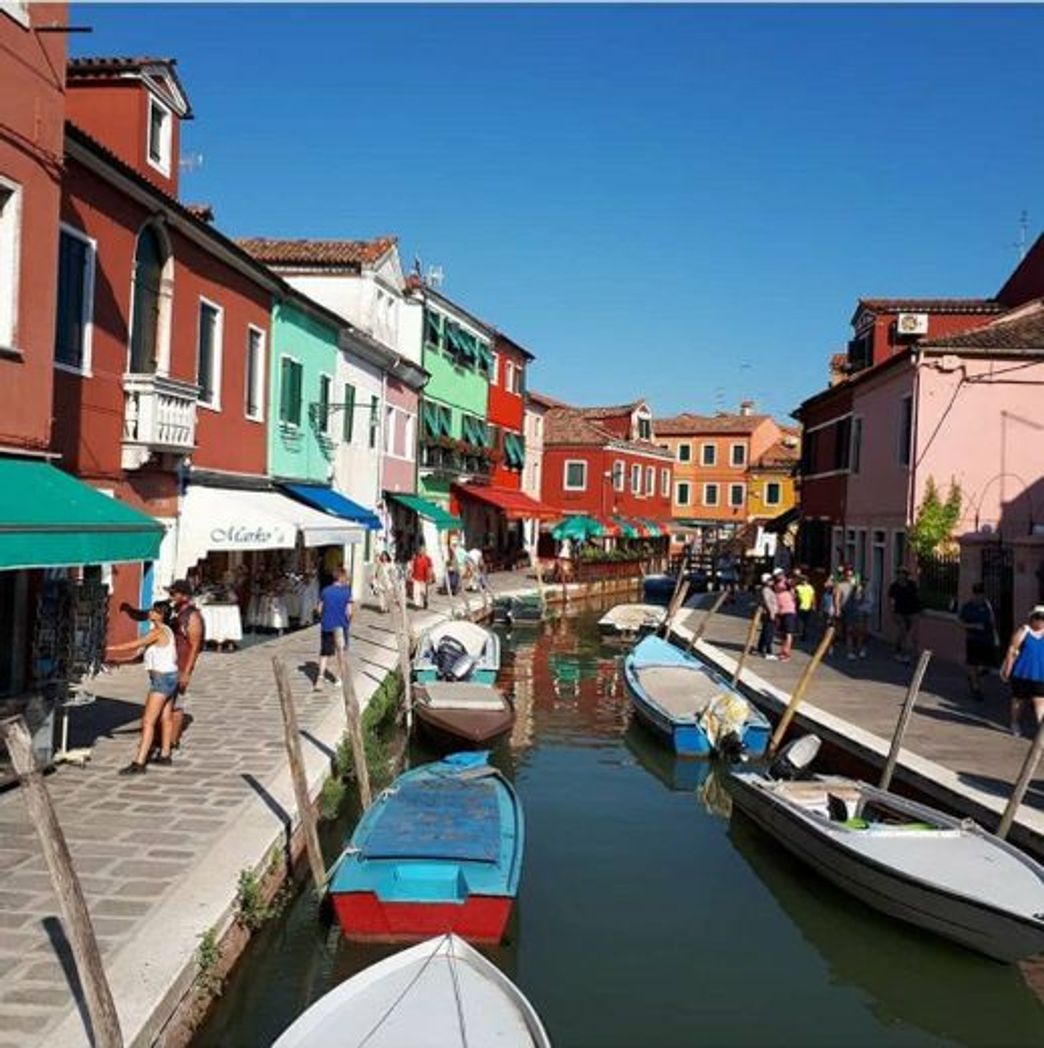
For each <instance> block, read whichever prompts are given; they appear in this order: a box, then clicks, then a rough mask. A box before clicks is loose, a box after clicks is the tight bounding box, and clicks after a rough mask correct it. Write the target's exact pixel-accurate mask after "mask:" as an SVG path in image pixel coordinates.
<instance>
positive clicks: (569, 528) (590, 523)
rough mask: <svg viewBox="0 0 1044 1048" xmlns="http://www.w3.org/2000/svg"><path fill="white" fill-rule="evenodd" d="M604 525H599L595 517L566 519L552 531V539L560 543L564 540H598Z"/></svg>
mask: <svg viewBox="0 0 1044 1048" xmlns="http://www.w3.org/2000/svg"><path fill="white" fill-rule="evenodd" d="M602 531H603V528H602V525H601V524H599V523H598V521H597V520H595V519H594V518H593V517H585V516H576V517H566V518H565V520H560V521H559V522H558V523H557V524H556V525H555V526H554V527H553V528H552V529H551V536H552V538H555V539H558V541H559V542H561V541H562V539H572V540H573V541H577V540H579V541H581V542H583V541H585V540H586V539H594V538H598V536H599V535H601V534H602Z"/></svg>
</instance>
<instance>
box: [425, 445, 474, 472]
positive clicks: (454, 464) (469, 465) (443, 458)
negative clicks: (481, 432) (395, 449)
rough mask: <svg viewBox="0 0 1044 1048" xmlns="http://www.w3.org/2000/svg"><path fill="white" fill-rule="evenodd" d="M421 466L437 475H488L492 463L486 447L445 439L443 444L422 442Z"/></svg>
mask: <svg viewBox="0 0 1044 1048" xmlns="http://www.w3.org/2000/svg"><path fill="white" fill-rule="evenodd" d="M445 445H452V446H445ZM462 448H467V450H462ZM420 467H421V469H426V470H430V471H431V472H432V473H434V474H436V475H442V476H448V477H463V476H471V477H487V476H489V474H490V471H491V469H492V463H491V462H490V459H489V457H488V452H487V451H485V449H480V448H477V447H471V446H469V445H464V444H463V443H462V442H458V441H445V442H444V443H443V444H439V443H423V444H421V448H420Z"/></svg>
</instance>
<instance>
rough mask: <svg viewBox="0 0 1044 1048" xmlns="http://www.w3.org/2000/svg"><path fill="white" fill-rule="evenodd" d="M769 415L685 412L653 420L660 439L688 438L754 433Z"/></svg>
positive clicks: (654, 430)
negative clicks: (704, 435)
mask: <svg viewBox="0 0 1044 1048" xmlns="http://www.w3.org/2000/svg"><path fill="white" fill-rule="evenodd" d="M769 418H771V416H769V415H739V414H729V413H727V412H724V411H723V412H719V413H718V414H717V415H694V414H691V413H689V412H687V411H686V412H683V413H682V414H680V415H672V416H670V417H669V418H657V419H653V432H654V433H655V434H656V435H657V436H658V437H688V436H698V435H699V434H701V433H753V432H754V430H756V429H757V428H758V426H760V425H761V424H762V422H764V421H765V420H766V419H769Z"/></svg>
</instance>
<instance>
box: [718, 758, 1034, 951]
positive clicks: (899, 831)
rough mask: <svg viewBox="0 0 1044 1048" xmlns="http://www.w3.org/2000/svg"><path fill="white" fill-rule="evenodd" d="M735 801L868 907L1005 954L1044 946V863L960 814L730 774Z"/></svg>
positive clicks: (874, 794) (825, 782)
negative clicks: (1043, 864) (960, 816)
mask: <svg viewBox="0 0 1044 1048" xmlns="http://www.w3.org/2000/svg"><path fill="white" fill-rule="evenodd" d="M729 788H730V791H731V792H732V794H733V801H734V804H735V807H737V808H739V809H740V810H741V811H742V812H743V813H744V814H745V815H747V816H748V817H749V818H750V819H752V820H753V821H754V822H755V823H756V824H757V825H758V826H760V827H761V829H763V830H764V831H765V832H766V833H768V834H770V835H771V836H772V837H774V838H775V839H776V840H777V841H778V842H779V843H780V844H782V845H783V847H785V848H786V849H787V850H788V851H790V852H792V853H793V854H794V855H795V856H797V857H798V858H799V859H801V860H802V861H804V862H806V863H808V864H809V865H810V866H812V868H813V869H815V870H816V871H818V872H819V873H820V874H822V875H823V876H824V877H826V878H827V879H829V880H831V881H833V882H834V884H836V885H837V886H838V887H840V888H842V889H843V890H844V891H846V892H849V893H850V894H852V895H854V896H855V897H856V898H858V899H860V900H861V901H862V902H864V903H866V904H867V905H868V906H872V907H873V908H874V909H876V910H879V911H880V912H882V913H885V914H888V915H889V916H892V917H896V918H898V919H900V920H903V921H908V922H909V923H911V924H914V925H917V926H918V927H920V928H924V929H927V930H928V931H932V932H935V933H936V934H938V935H942V936H944V937H946V938H948V939H951V940H953V941H954V942H957V943H960V944H961V945H963V946H967V947H969V948H971V949H973V950H977V951H978V952H980V953H983V954H986V955H987V956H988V957H993V958H995V959H997V960H1000V961H1015V960H1019V959H1020V958H1023V957H1028V956H1031V955H1033V954H1036V953H1040V952H1042V951H1044V867H1042V866H1041V865H1040V864H1039V863H1037V862H1035V861H1034V860H1033V859H1031V858H1029V856H1027V855H1025V854H1023V853H1022V852H1020V851H1019V850H1018V849H1017V848H1014V847H1013V846H1012V845H1010V844H1008V843H1007V842H1006V841H1002V840H1000V839H999V838H997V837H995V836H994V835H993V834H990V833H987V832H986V831H985V830H984V829H982V828H981V827H980V826H978V825H977V824H976V823H974V822H973V821H971V820H970V819H957V818H954V817H953V816H950V815H946V814H944V813H943V812H940V811H937V810H935V809H934V808H930V807H928V806H927V805H924V804H919V803H917V802H915V801H911V800H908V799H906V798H905V797H899V796H897V795H896V794H893V793H889V792H887V791H886V790H880V789H878V788H877V787H874V786H870V785H867V784H866V783H863V782H859V781H857V780H855V779H847V778H841V777H837V776H817V777H816V778H814V779H811V780H805V781H794V782H788V781H779V780H777V779H773V778H770V777H768V776H765V775H762V774H759V773H756V772H746V771H744V772H734V773H733V774H732V775H731V776H730V778H729Z"/></svg>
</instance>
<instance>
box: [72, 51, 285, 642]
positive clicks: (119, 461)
mask: <svg viewBox="0 0 1044 1048" xmlns="http://www.w3.org/2000/svg"><path fill="white" fill-rule="evenodd" d="M68 100H69V112H70V114H71V115H72V116H73V118H74V119H73V120H71V121H70V122H69V124H68V125H67V129H66V135H65V156H66V176H65V181H64V186H63V193H62V206H61V218H62V227H61V237H60V247H59V260H58V265H57V267H56V268H57V271H58V273H59V275H60V280H59V291H58V299H59V319H60V323H59V329H58V330H59V334H58V339H57V341H56V346H55V364H54V366H55V397H54V401H55V412H54V414H55V419H56V422H55V443H56V446H57V447H58V448H59V449H60V450H61V452H62V455H63V461H64V463H65V464H66V465H67V467H68V468H69V469H71V470H73V471H75V472H76V473H77V474H78V475H79V476H80V477H82V478H84V479H85V480H87V481H88V483H90V484H92V485H94V486H96V487H98V488H102V489H105V490H107V491H108V492H109V493H111V494H113V495H115V496H116V498H117V499H119V500H120V501H121V502H124V503H126V504H128V505H130V506H133V507H136V508H138V509H140V510H142V511H144V512H145V513H148V514H149V515H151V516H153V517H156V518H158V519H159V520H160V521H161V522H162V523H163V524H164V526H165V528H166V536H165V538H164V542H163V546H162V548H161V551H160V554H159V557H158V561H157V563H156V564H155V565H152V564H146V565H144V566H141V565H125V566H117V567H116V568H114V569H113V576H112V580H111V583H112V589H113V603H114V605H118V604H119V603H120V602H121V601H124V600H126V601H129V602H131V603H133V604H139V603H142V602H145V601H148V600H150V599H151V598H152V595H153V590H154V584H153V581H154V575H155V581H156V582H157V583H166V582H167V581H169V579H170V578H171V577H172V576H173V575H174V573H175V549H176V546H177V538H178V535H177V532H178V528H179V527H180V526H182V525H183V524H184V521H183V519H182V516H183V515H182V505H181V503H182V497H183V496H184V495H185V493H186V491H187V490H188V489H189V487H191V486H194V485H196V484H199V483H208V484H211V485H222V484H226V485H227V486H228V487H230V488H232V487H242V486H254V487H257V488H264V487H267V485H268V482H267V479H266V477H265V474H266V465H267V434H266V421H265V420H266V418H267V415H268V411H267V405H268V400H269V397H268V388H267V383H266V379H265V375H266V373H267V367H266V365H265V358H266V354H267V346H268V345H269V342H270V334H269V328H270V324H269V318H270V316H271V309H272V299H273V293H275V292H276V291H277V287H278V278H276V277H274V276H273V275H271V274H270V273H268V271H267V270H266V269H265V268H264V267H263V266H261V265H260V264H259V263H257V262H255V261H254V260H253V259H252V258H250V257H249V256H248V255H247V254H246V253H245V252H243V251H242V250H241V249H240V248H238V247H237V246H236V245H235V244H234V243H233V242H232V241H231V240H230V239H228V238H227V237H225V236H223V235H222V234H220V233H219V232H218V231H217V230H216V229H215V228H214V227H213V225H211V224H210V223H209V222H207V221H205V220H204V219H203V218H201V217H198V215H199V210H198V209H189V208H186V207H184V206H183V205H182V204H180V203H179V202H178V200H177V199H176V197H175V196H174V193H175V192H176V190H177V183H178V168H179V154H178V146H179V142H180V128H179V125H180V122H181V121H182V120H184V119H187V118H188V117H189V116H190V115H191V110H190V108H189V104H188V100H187V98H186V97H185V94H184V92H183V90H182V87H181V84H180V83H179V81H178V79H177V76H176V74H175V72H174V64H173V62H172V61H170V60H167V59H150V58H147V59H90V58H84V59H74V60H73V61H71V62H70V63H69V70H68ZM77 119H81V120H83V121H84V123H85V124H86V125H87V127H86V128H84V127H81V126H79V125H78V124H77V123H76V122H75V121H76V120H77ZM63 317H64V319H63ZM112 627H113V637H114V639H122V638H123V637H125V636H129V635H131V631H132V629H133V625H132V624H131V623H130V622H129V621H128V620H126V619H125V618H121V617H115V618H114V620H113V622H112Z"/></svg>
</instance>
